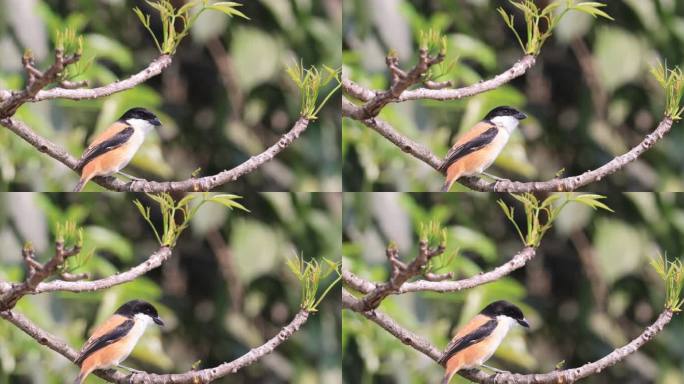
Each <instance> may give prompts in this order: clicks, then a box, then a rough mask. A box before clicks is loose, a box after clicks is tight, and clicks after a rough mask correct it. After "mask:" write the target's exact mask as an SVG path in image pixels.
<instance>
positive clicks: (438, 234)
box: [418, 221, 447, 247]
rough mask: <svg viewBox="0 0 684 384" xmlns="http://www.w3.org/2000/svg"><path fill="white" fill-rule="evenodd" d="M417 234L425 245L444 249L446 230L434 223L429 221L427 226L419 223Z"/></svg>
mask: <svg viewBox="0 0 684 384" xmlns="http://www.w3.org/2000/svg"><path fill="white" fill-rule="evenodd" d="M418 233H419V234H420V241H422V242H425V243H427V245H428V246H429V247H433V246H440V247H446V245H447V230H446V228H442V226H441V225H439V223H437V222H435V221H430V222H428V223H427V224H425V223H420V225H419V228H418Z"/></svg>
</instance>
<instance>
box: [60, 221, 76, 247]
mask: <svg viewBox="0 0 684 384" xmlns="http://www.w3.org/2000/svg"><path fill="white" fill-rule="evenodd" d="M55 241H57V242H58V243H61V244H64V246H65V247H79V248H80V247H82V246H83V228H77V227H76V223H75V222H74V221H66V222H64V223H63V224H60V223H57V227H56V228H55Z"/></svg>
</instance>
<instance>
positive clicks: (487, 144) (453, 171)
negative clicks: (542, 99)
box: [439, 106, 527, 192]
mask: <svg viewBox="0 0 684 384" xmlns="http://www.w3.org/2000/svg"><path fill="white" fill-rule="evenodd" d="M526 118H527V115H525V114H524V113H522V112H520V111H518V110H517V109H515V108H513V107H508V106H499V107H496V108H494V109H492V110H491V111H489V113H487V116H485V117H484V119H482V121H480V122H479V123H477V124H475V126H473V127H472V128H471V129H470V130H469V131H467V132H466V133H465V134H463V136H461V137H459V138H458V140H456V143H455V144H454V145H453V146H452V147H451V149H450V150H449V152H448V153H447V155H446V157H445V158H444V161H443V162H442V165H441V166H440V168H439V171H441V172H446V179H445V181H444V185H443V186H442V192H448V191H449V189H451V186H452V185H453V184H454V182H455V181H456V180H458V179H459V178H460V177H462V176H473V175H476V174H482V173H484V170H485V169H487V168H489V166H490V165H492V163H493V162H494V160H496V158H497V157H498V156H499V154H500V153H501V150H502V149H503V148H504V146H505V145H506V143H507V142H508V138H509V137H510V136H511V133H513V130H515V129H516V128H517V127H518V124H519V123H520V120H524V119H526ZM492 177H493V176H492Z"/></svg>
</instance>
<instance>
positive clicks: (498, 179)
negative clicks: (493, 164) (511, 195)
mask: <svg viewBox="0 0 684 384" xmlns="http://www.w3.org/2000/svg"><path fill="white" fill-rule="evenodd" d="M482 175H484V176H487V177H489V178H490V179H492V180H494V181H509V180H508V179H504V178H502V177H498V176H494V175H491V174H489V173H486V172H482Z"/></svg>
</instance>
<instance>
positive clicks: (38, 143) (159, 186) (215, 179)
mask: <svg viewBox="0 0 684 384" xmlns="http://www.w3.org/2000/svg"><path fill="white" fill-rule="evenodd" d="M0 125H3V126H5V127H6V128H8V129H9V130H11V131H12V132H14V133H15V134H17V136H19V137H21V138H22V139H24V140H25V141H26V142H28V143H29V144H31V145H32V146H34V147H35V148H36V149H38V150H39V151H40V152H43V153H46V154H47V155H48V156H50V157H52V158H53V159H55V160H58V161H60V162H61V163H62V164H64V165H66V166H67V167H69V168H70V169H72V170H74V171H75V170H76V166H77V164H78V160H77V159H76V158H74V157H73V156H71V155H70V154H69V153H67V152H66V150H64V149H63V148H61V147H60V146H58V145H56V144H54V143H52V142H51V141H49V140H47V139H45V138H43V137H41V136H40V135H38V134H36V133H35V132H34V131H33V130H32V129H31V128H29V127H28V126H27V125H26V124H24V123H22V122H20V121H19V120H16V119H13V118H4V119H0ZM308 126H309V120H307V119H305V118H303V117H300V118H299V120H297V122H295V124H294V126H293V127H292V128H291V129H290V131H288V132H287V133H285V134H283V135H282V136H281V137H280V140H278V142H276V143H275V144H273V145H271V146H270V147H268V148H267V149H266V150H264V151H263V152H261V153H260V154H258V155H255V156H252V157H250V158H249V159H248V160H246V161H245V162H243V163H242V164H239V165H237V166H236V167H233V168H231V169H228V170H225V171H222V172H219V173H217V174H215V175H212V176H204V177H200V178H190V179H187V180H182V181H165V182H158V181H148V180H142V179H141V180H133V181H130V182H127V183H124V182H122V181H120V180H118V179H116V178H114V177H96V178H94V179H93V181H95V182H96V183H97V184H99V185H101V186H103V187H105V188H107V189H110V190H113V191H119V192H197V191H209V190H212V189H214V188H216V187H218V186H221V185H223V184H226V183H228V182H231V181H235V180H237V179H238V178H240V177H241V176H244V175H246V174H248V173H251V172H253V171H254V170H256V169H257V168H259V167H261V166H262V165H263V164H265V163H267V162H268V161H270V160H271V159H273V158H274V157H275V156H276V155H277V154H279V153H280V152H281V151H283V150H284V149H285V148H287V147H288V146H290V144H292V143H293V142H294V141H295V140H297V139H298V138H299V136H300V135H301V134H302V133H303V132H304V131H305V130H306V128H307V127H308Z"/></svg>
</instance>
